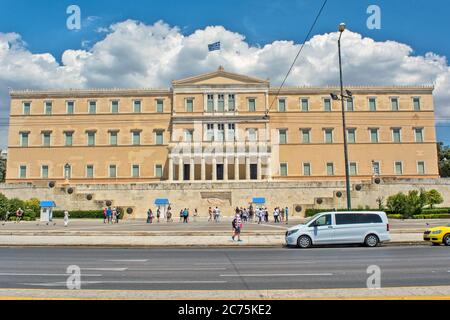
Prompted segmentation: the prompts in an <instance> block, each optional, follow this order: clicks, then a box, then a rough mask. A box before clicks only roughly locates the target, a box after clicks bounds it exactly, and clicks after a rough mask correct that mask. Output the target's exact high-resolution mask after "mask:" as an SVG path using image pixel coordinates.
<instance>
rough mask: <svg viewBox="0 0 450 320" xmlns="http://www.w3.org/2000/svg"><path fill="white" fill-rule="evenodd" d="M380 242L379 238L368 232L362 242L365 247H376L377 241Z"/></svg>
mask: <svg viewBox="0 0 450 320" xmlns="http://www.w3.org/2000/svg"><path fill="white" fill-rule="evenodd" d="M379 242H380V239H378V237H377V236H376V235H374V234H369V235H368V236H367V237H366V239H365V240H364V244H365V245H366V247H371V248H373V247H376V246H377V245H378V243H379Z"/></svg>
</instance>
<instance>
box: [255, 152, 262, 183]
mask: <svg viewBox="0 0 450 320" xmlns="http://www.w3.org/2000/svg"><path fill="white" fill-rule="evenodd" d="M256 170H258V173H257V177H256V179H258V180H261V178H262V173H261V170H262V165H261V157H258V168H257V169H256Z"/></svg>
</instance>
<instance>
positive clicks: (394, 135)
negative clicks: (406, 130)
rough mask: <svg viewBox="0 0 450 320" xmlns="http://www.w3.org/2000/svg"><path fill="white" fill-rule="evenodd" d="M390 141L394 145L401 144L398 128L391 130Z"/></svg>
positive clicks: (400, 131)
mask: <svg viewBox="0 0 450 320" xmlns="http://www.w3.org/2000/svg"><path fill="white" fill-rule="evenodd" d="M392 141H393V142H395V143H400V142H402V130H401V129H400V128H393V129H392Z"/></svg>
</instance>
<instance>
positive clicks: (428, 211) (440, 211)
mask: <svg viewBox="0 0 450 320" xmlns="http://www.w3.org/2000/svg"><path fill="white" fill-rule="evenodd" d="M422 213H423V214H446V213H450V208H434V209H423V210H422Z"/></svg>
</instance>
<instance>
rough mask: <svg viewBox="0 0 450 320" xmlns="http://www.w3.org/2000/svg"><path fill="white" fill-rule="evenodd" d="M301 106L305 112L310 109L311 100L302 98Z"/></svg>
mask: <svg viewBox="0 0 450 320" xmlns="http://www.w3.org/2000/svg"><path fill="white" fill-rule="evenodd" d="M300 106H301V110H302V111H303V112H307V111H309V100H308V99H306V98H303V99H300Z"/></svg>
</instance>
